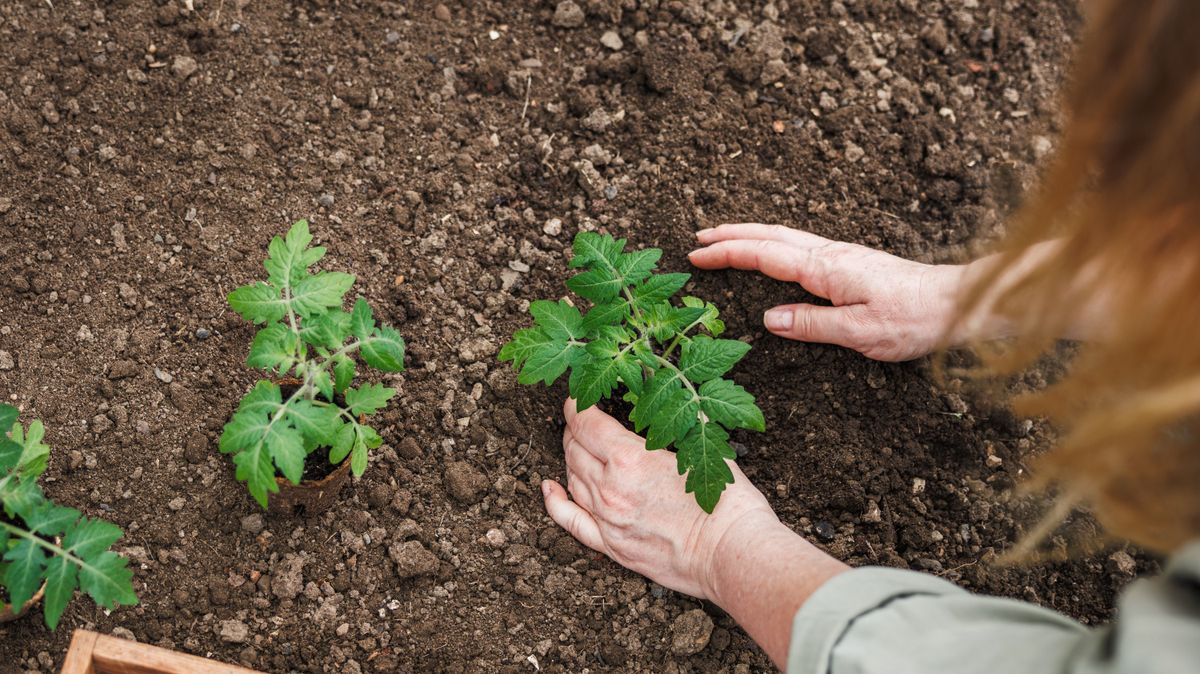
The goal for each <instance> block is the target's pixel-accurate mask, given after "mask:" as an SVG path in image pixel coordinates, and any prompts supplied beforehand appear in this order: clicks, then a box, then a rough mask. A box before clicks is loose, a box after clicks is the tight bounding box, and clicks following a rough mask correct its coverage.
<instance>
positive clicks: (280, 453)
mask: <svg viewBox="0 0 1200 674" xmlns="http://www.w3.org/2000/svg"><path fill="white" fill-rule="evenodd" d="M294 404H295V403H293V405H294ZM288 407H289V409H290V408H291V405H289V406H288ZM263 444H265V445H266V446H267V451H268V452H270V455H271V460H272V461H274V463H275V467H276V468H278V469H279V472H281V473H283V476H284V477H286V478H287V479H288V482H291V483H292V484H300V478H301V477H303V475H304V458H305V457H306V456H308V452H305V451H304V436H303V435H301V434H300V431H299V430H297V429H296V427H295V426H292V425H290V424H288V423H286V422H285V421H283V420H281V421H277V422H275V423H274V424H271V427H270V428H269V429H267V432H266V434H265V435H264V436H263Z"/></svg>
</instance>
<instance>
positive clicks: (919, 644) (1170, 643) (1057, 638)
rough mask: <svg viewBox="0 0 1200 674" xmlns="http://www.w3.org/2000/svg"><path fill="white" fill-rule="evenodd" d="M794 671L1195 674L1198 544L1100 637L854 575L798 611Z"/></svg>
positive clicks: (1144, 582)
mask: <svg viewBox="0 0 1200 674" xmlns="http://www.w3.org/2000/svg"><path fill="white" fill-rule="evenodd" d="M1087 591H1088V588H1086V587H1081V588H1079V592H1087ZM787 664H788V666H787V671H788V672H789V674H826V673H828V674H909V673H912V674H916V673H917V672H920V673H922V674H925V673H941V672H954V673H959V674H963V673H965V674H974V673H979V674H983V673H984V672H987V673H989V674H1050V673H1056V674H1057V673H1059V672H1062V673H1068V672H1069V673H1071V674H1143V673H1145V674H1176V673H1178V674H1200V541H1197V542H1193V543H1191V544H1189V545H1188V546H1186V547H1184V548H1183V549H1181V550H1180V551H1178V552H1177V553H1176V554H1175V556H1174V557H1173V558H1172V559H1171V560H1170V562H1169V563H1168V564H1167V567H1166V570H1165V572H1164V573H1163V574H1162V575H1161V576H1158V577H1156V578H1146V579H1141V580H1136V581H1134V582H1132V583H1130V584H1129V586H1128V587H1127V588H1126V589H1125V591H1124V592H1123V593H1122V594H1121V597H1120V598H1119V600H1118V604H1117V617H1116V619H1115V620H1114V621H1113V622H1112V624H1110V625H1107V626H1105V627H1100V628H1094V629H1089V628H1086V627H1084V626H1083V625H1080V624H1079V623H1077V622H1075V621H1074V620H1071V619H1069V618H1067V617H1066V616H1063V615H1060V614H1058V613H1055V612H1053V611H1050V610H1047V609H1044V608H1040V607H1038V606H1034V605H1032V604H1027V603H1025V602H1020V601H1015V600H1012V599H1000V598H996V597H984V596H979V595H973V594H971V593H969V592H967V591H966V590H963V589H962V588H959V587H956V586H955V585H953V584H951V583H949V582H946V581H945V580H942V579H940V578H935V577H933V576H930V575H927V574H923V573H917V572H914V571H902V570H899V569H888V568H879V567H864V568H859V569H854V570H851V571H847V572H845V573H842V574H840V575H838V576H835V577H834V578H833V579H831V580H830V581H829V582H827V583H825V585H823V586H822V587H821V588H820V589H819V590H817V591H816V592H815V593H813V595H812V596H811V597H810V598H809V599H808V601H807V602H805V604H804V606H803V607H801V609H800V610H799V611H798V612H797V613H796V618H795V621H794V622H793V625H792V643H791V647H790V650H789V653H788V663H787Z"/></svg>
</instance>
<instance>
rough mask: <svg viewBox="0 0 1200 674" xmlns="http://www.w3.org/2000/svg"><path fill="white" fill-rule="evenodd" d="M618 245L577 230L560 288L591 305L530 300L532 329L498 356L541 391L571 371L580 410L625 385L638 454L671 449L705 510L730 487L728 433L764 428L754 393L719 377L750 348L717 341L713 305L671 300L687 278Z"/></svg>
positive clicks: (649, 255)
mask: <svg viewBox="0 0 1200 674" xmlns="http://www.w3.org/2000/svg"><path fill="white" fill-rule="evenodd" d="M624 248H625V240H624V239H615V240H614V239H613V238H612V237H611V236H608V235H603V236H601V235H600V234H596V233H594V232H580V233H579V235H578V236H576V237H575V243H574V246H573V249H574V252H575V256H574V258H572V260H571V265H570V266H571V267H573V268H582V269H583V272H581V273H579V274H577V275H575V276H574V277H572V278H570V279H568V280H567V287H568V288H569V289H571V290H572V291H574V292H575V293H576V294H577V295H579V296H581V297H583V298H585V299H587V300H589V301H590V302H591V303H592V307H591V309H589V310H588V311H587V313H586V314H582V313H580V311H579V309H577V308H575V307H574V306H573V305H571V304H570V303H568V302H567V301H566V300H559V301H557V302H550V301H546V300H538V301H535V302H533V303H531V304H530V305H529V312H530V313H531V314H532V315H533V320H534V325H533V327H531V328H526V329H524V330H518V331H517V332H516V334H514V335H513V339H512V341H511V342H509V343H508V344H505V345H504V347H503V348H502V349H501V350H500V360H507V361H512V363H513V366H514V367H515V368H516V369H517V370H518V371H519V373H520V374H519V375H518V377H517V381H519V382H520V383H522V384H536V383H537V382H539V381H541V382H545V383H546V384H547V385H549V384H551V383H553V382H554V380H556V379H558V378H559V377H560V376H561V375H562V374H563V373H564V372H566V371H567V370H568V369H569V370H570V371H571V374H570V377H569V379H568V384H569V388H570V392H571V397H572V398H575V400H576V402H577V404H578V406H579V409H581V410H583V409H586V408H588V407H591V406H592V405H594V404H596V403H597V402H599V401H600V400H601V399H606V398H609V397H611V396H612V394H613V391H614V390H615V389H617V387H618V385H623V386H624V388H625V391H626V393H625V395H624V400H626V401H628V402H631V403H633V410H632V412H631V413H630V415H629V419H630V421H632V422H633V423H634V428H635V430H637V432H639V433H641V432H642V431H646V432H647V433H646V449H663V448H666V447H669V446H671V445H674V446H675V457H676V463H677V465H678V469H679V474H680V475H683V474H684V473H686V474H687V482H686V487H685V488H686V490H687V492H688V493H694V494H695V496H696V502H697V503H699V504H700V507H701V508H703V509H704V510H705V512H710V513H711V512H712V510H713V508H715V507H716V505H717V501H718V500H720V498H721V492H723V491H724V490H725V485H727V484H729V483H731V482H733V471H731V470H730V469H729V465H728V464H727V463H726V460H728V459H735V458H737V455H736V454H735V453H734V451H733V449H732V448H731V447H730V446H729V433H728V432H727V430H726V429H734V428H747V429H752V430H756V431H761V430H763V426H764V424H763V415H762V411H761V410H759V409H758V407H757V406H756V405H755V404H754V396H752V395H750V394H749V393H747V392H746V390H745V389H743V388H742V387H741V386H738V385H737V384H735V383H733V382H732V381H729V380H728V379H723V378H722V375H724V374H725V373H726V372H728V371H729V370H730V369H731V368H732V367H733V366H734V364H735V363H737V362H738V361H739V360H741V359H742V357H743V356H745V355H746V352H748V351H749V350H750V345H749V344H746V343H745V342H740V341H737V340H732V339H718V337H719V336H720V335H721V333H722V332H724V330H725V324H724V323H723V322H722V321H721V320H720V318H719V317H718V312H717V308H716V307H715V306H713V305H712V304H710V303H708V302H705V301H703V300H700V299H697V298H695V297H684V298H683V300H682V303H683V306H675V305H673V304H672V303H671V298H672V297H673V296H674V295H675V294H676V293H677V292H679V290H680V289H681V288H683V286H684V284H686V283H687V281H688V279H689V278H691V275H690V274H656V273H654V269H655V267H656V266H657V264H658V260H659V258H660V257H662V251H661V250H658V249H656V248H647V249H644V250H637V251H632V252H629V253H626V252H624ZM701 330H702V331H704V332H700V331H701ZM693 331H696V332H695V333H694V334H693ZM705 332H706V333H707V334H704V333H705Z"/></svg>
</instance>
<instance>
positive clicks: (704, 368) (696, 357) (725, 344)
mask: <svg viewBox="0 0 1200 674" xmlns="http://www.w3.org/2000/svg"><path fill="white" fill-rule="evenodd" d="M749 351H750V345H749V344H747V343H745V342H739V341H737V340H736V339H713V338H711V337H708V336H707V335H697V336H696V337H694V338H692V339H691V340H690V341H688V342H687V343H685V344H684V345H683V352H682V353H681V354H680V356H679V369H680V370H682V371H683V374H684V376H686V377H687V378H688V379H690V380H692V381H694V382H696V383H698V384H699V383H703V382H706V381H708V380H710V379H716V378H717V377H720V376H721V375H723V374H725V373H726V372H728V371H729V370H730V369H732V368H733V366H734V365H735V364H736V363H737V362H738V361H739V360H741V359H742V357H743V356H745V355H746V354H747V353H748V352H749Z"/></svg>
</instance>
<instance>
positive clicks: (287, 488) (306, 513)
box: [267, 378, 366, 517]
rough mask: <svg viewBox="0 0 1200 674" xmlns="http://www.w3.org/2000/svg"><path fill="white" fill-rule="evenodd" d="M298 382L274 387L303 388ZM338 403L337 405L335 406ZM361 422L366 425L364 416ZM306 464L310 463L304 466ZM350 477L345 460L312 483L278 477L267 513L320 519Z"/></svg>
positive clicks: (286, 381) (280, 382)
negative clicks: (293, 482) (298, 482)
mask: <svg viewBox="0 0 1200 674" xmlns="http://www.w3.org/2000/svg"><path fill="white" fill-rule="evenodd" d="M302 383H303V382H301V381H300V380H299V379H294V378H288V379H278V380H276V381H275V384H276V385H277V386H279V387H280V388H285V387H295V386H300V385H301V384H302ZM336 402H337V401H335V403H336ZM359 419H360V420H361V421H363V422H364V423H365V422H366V417H365V416H360V417H359ZM322 451H323V448H319V449H317V450H316V451H314V452H313V453H312V454H311V455H310V456H313V455H317V454H318V452H322ZM305 463H306V464H307V461H306V462H305ZM349 477H350V457H349V456H347V457H346V458H344V459H342V462H341V463H339V464H338V465H337V466H336V467H334V468H333V470H332V471H331V472H329V473H328V474H326V475H323V476H321V477H317V478H315V479H311V480H301V481H300V484H292V483H291V482H288V480H287V478H285V477H283V476H281V475H276V476H275V484H277V485H279V493H277V494H271V496H270V497H268V499H267V512H270V513H272V514H275V515H290V516H294V517H312V516H313V515H319V514H321V513H323V512H325V511H326V510H329V508H330V507H331V506H333V504H334V503H335V502H336V501H337V496H338V493H339V492H340V491H341V490H342V486H343V485H345V484H346V480H347V479H348V478H349Z"/></svg>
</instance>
